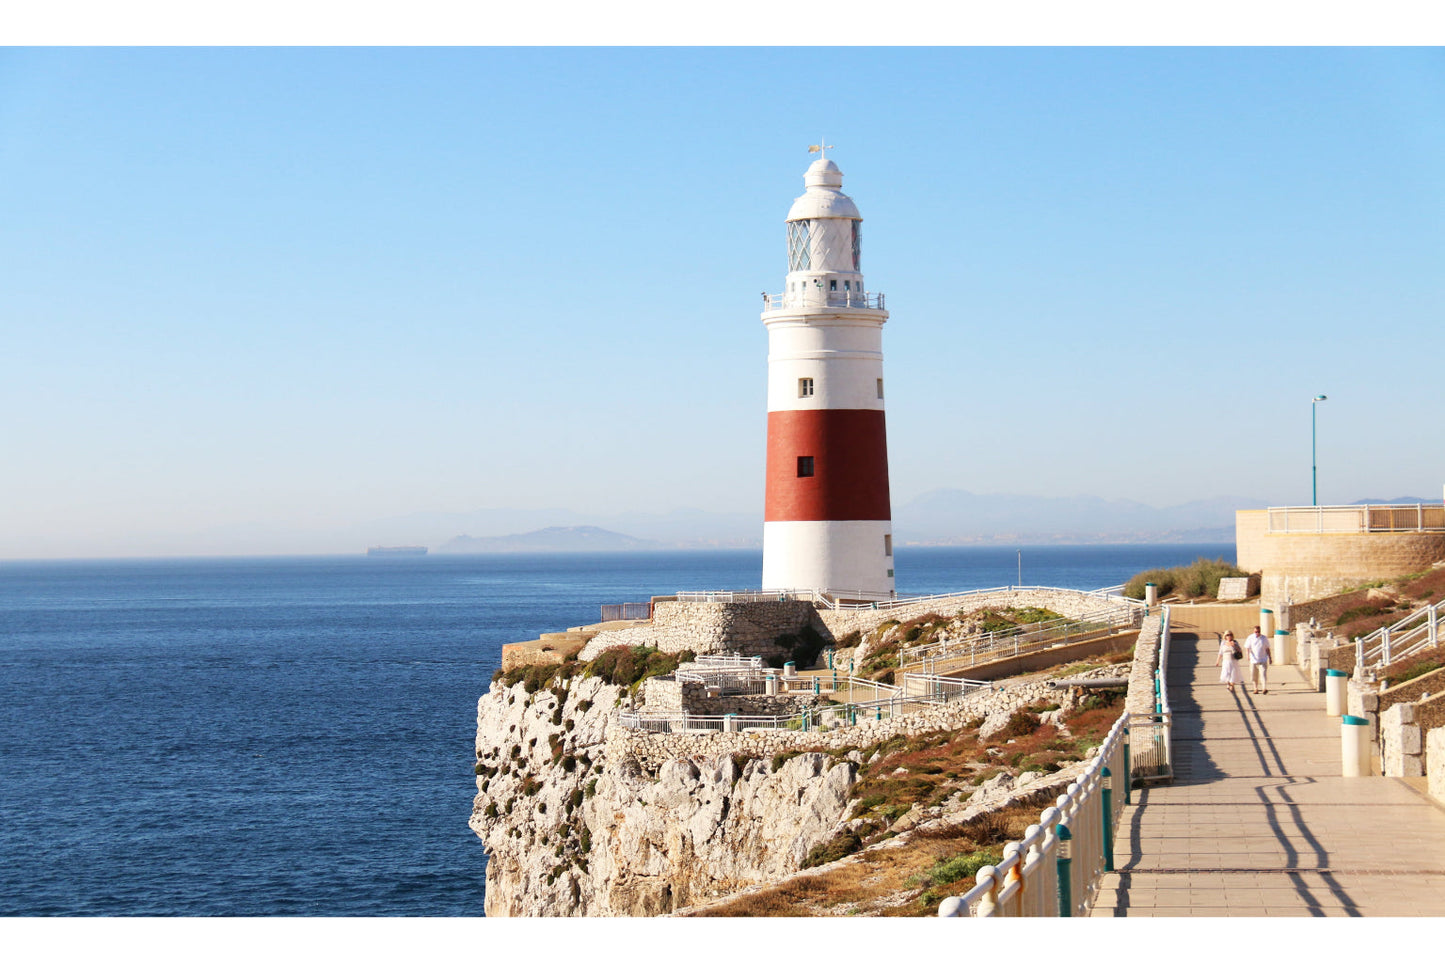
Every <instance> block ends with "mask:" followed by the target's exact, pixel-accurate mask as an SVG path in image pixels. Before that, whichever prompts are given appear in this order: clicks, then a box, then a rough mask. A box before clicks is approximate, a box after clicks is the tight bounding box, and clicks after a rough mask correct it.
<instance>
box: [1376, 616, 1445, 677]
mask: <svg viewBox="0 0 1445 963" xmlns="http://www.w3.org/2000/svg"><path fill="white" fill-rule="evenodd" d="M1442 607H1445V599H1442V600H1441V601H1439V602H1436V603H1434V604H1433V605H1425V606H1422V607H1420V608H1418V609H1415V610H1414V611H1412V612H1411V613H1410V614H1409V615H1406V616H1405V617H1404V618H1402V619H1400V620H1399V621H1397V622H1395V623H1394V624H1393V625H1382V626H1380V627H1379V628H1378V629H1375V631H1373V632H1370V633H1368V634H1367V635H1361V636H1358V637H1356V639H1355V666H1356V667H1357V668H1365V667H1366V666H1387V665H1389V664H1390V663H1392V662H1398V661H1399V660H1400V659H1403V658H1405V657H1407V656H1411V655H1414V654H1415V653H1417V652H1421V651H1423V650H1425V649H1429V648H1434V647H1435V646H1437V645H1439V644H1440V621H1441V619H1440V617H1441V614H1442Z"/></svg>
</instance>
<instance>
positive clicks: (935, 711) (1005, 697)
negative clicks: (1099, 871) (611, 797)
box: [606, 666, 1153, 773]
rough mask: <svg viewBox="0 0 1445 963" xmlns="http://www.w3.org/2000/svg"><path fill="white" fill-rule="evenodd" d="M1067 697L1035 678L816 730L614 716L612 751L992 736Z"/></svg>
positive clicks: (748, 752)
mask: <svg viewBox="0 0 1445 963" xmlns="http://www.w3.org/2000/svg"><path fill="white" fill-rule="evenodd" d="M1116 671H1117V669H1115V668H1114V667H1112V666H1110V667H1105V668H1103V669H1095V670H1092V671H1090V672H1086V673H1082V674H1080V675H1078V676H1075V677H1074V678H1076V679H1088V678H1104V677H1107V676H1111V675H1113V674H1114V673H1115V672H1116ZM1068 697H1069V696H1068V693H1067V691H1065V690H1059V689H1055V688H1053V687H1052V686H1051V685H1049V683H1047V682H1030V683H1024V684H1022V685H1016V686H1009V687H1008V688H1003V689H980V690H978V691H977V692H974V693H972V694H970V695H968V696H966V697H964V698H962V699H960V700H958V701H957V702H950V703H947V704H945V705H938V706H929V707H927V708H924V709H921V710H919V711H918V712H914V713H910V714H908V715H905V716H901V717H899V718H896V719H884V720H882V721H874V722H862V723H859V724H858V725H854V726H841V727H839V728H836V729H829V730H814V731H812V732H801V731H798V730H791V729H764V730H758V731H755V732H706V733H701V732H677V733H656V732H644V731H641V730H636V729H626V728H624V727H622V726H621V725H618V724H617V723H616V722H615V720H614V721H613V722H612V723H611V724H610V725H609V726H608V729H607V739H606V744H607V756H608V758H609V759H613V760H621V759H623V758H624V757H631V758H632V759H634V760H636V762H637V764H638V765H639V766H640V767H641V768H642V769H643V770H644V771H645V772H649V773H656V772H657V771H658V769H659V768H660V767H661V766H662V765H663V764H664V763H666V762H667V761H669V760H671V759H679V758H690V757H693V756H717V755H725V754H735V755H739V756H752V757H756V758H759V759H766V758H769V757H771V756H775V755H777V754H778V753H781V752H799V751H802V750H805V749H806V750H819V751H826V750H829V749H834V750H841V749H853V748H857V747H860V746H868V745H871V744H873V743H876V742H882V741H884V740H886V739H891V738H892V737H894V736H898V735H902V736H911V735H917V734H920V733H924V732H936V731H938V730H940V729H958V728H962V727H963V726H965V725H966V724H968V723H971V722H975V721H979V720H981V721H982V724H981V725H980V727H979V733H980V735H981V736H983V737H984V738H987V737H988V736H989V735H991V734H992V733H993V732H996V731H998V730H999V729H1002V728H1003V726H1004V725H1006V724H1007V722H1008V719H1009V717H1010V716H1012V715H1013V714H1014V712H1016V711H1017V710H1018V709H1021V708H1023V707H1024V706H1028V705H1033V704H1036V703H1059V702H1062V701H1064V700H1065V699H1067V698H1068ZM1152 709H1153V706H1152V704H1151V706H1150V710H1151V711H1152Z"/></svg>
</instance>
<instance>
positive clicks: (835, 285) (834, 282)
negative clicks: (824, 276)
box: [828, 278, 838, 291]
mask: <svg viewBox="0 0 1445 963" xmlns="http://www.w3.org/2000/svg"><path fill="white" fill-rule="evenodd" d="M828 290H829V291H836V290H838V279H837V278H834V279H833V280H831V281H829V282H828Z"/></svg>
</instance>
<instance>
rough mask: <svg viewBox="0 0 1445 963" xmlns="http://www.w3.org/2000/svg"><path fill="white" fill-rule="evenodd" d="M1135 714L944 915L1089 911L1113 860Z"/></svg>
mask: <svg viewBox="0 0 1445 963" xmlns="http://www.w3.org/2000/svg"><path fill="white" fill-rule="evenodd" d="M1129 720H1130V716H1129V714H1128V713H1124V714H1123V715H1121V716H1120V717H1119V719H1118V721H1116V722H1115V723H1114V725H1113V728H1111V729H1110V730H1109V735H1108V736H1107V737H1106V738H1105V740H1104V744H1103V745H1102V746H1100V747H1099V753H1098V755H1096V756H1095V757H1094V761H1093V762H1092V763H1090V764H1089V766H1088V767H1087V768H1086V769H1085V770H1084V772H1083V773H1082V774H1081V775H1080V776H1079V777H1078V778H1077V779H1075V780H1074V781H1073V782H1072V783H1071V784H1070V785H1069V788H1068V790H1067V791H1065V792H1064V794H1063V795H1061V796H1059V798H1058V800H1057V801H1056V802H1055V804H1054V805H1053V806H1050V807H1049V808H1048V809H1045V810H1044V812H1043V814H1042V815H1041V816H1040V817H1039V821H1038V823H1036V824H1035V825H1033V826H1030V827H1029V829H1028V831H1027V832H1026V833H1024V837H1023V839H1022V840H1021V841H1018V842H1011V843H1009V844H1008V845H1007V846H1005V847H1004V854H1003V858H1002V859H1001V860H999V862H998V863H996V864H995V865H992V866H985V867H983V868H982V869H980V870H979V871H978V874H977V875H976V876H975V877H974V879H975V880H976V883H975V885H974V887H973V888H972V889H970V890H969V891H968V892H966V893H964V894H963V895H962V896H950V897H949V898H948V899H945V900H944V901H943V902H942V903H940V904H939V906H938V915H939V916H953V917H960V916H977V917H980V918H983V917H1021V916H1028V917H1039V916H1083V915H1085V914H1087V913H1088V911H1089V909H1090V908H1091V907H1092V906H1093V905H1094V900H1095V899H1096V898H1097V897H1098V894H1099V887H1100V880H1101V879H1102V877H1103V875H1104V873H1106V872H1109V871H1111V870H1112V869H1113V868H1114V864H1113V859H1114V854H1113V834H1114V829H1115V827H1117V825H1118V823H1119V814H1120V812H1122V810H1123V808H1124V802H1125V798H1126V796H1127V792H1126V791H1125V790H1126V789H1127V776H1126V774H1125V768H1126V763H1125V753H1126V752H1127V751H1128V739H1127V733H1128V726H1129Z"/></svg>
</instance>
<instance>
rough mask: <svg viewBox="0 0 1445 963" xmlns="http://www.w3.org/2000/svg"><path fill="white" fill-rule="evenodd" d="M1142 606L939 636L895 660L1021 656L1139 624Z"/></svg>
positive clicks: (1115, 607) (910, 662)
mask: <svg viewBox="0 0 1445 963" xmlns="http://www.w3.org/2000/svg"><path fill="white" fill-rule="evenodd" d="M1142 617H1143V609H1141V608H1139V607H1137V606H1126V605H1111V606H1109V607H1108V608H1103V609H1098V610H1096V611H1094V612H1086V613H1084V614H1083V615H1079V616H1077V617H1072V618H1061V619H1050V620H1049V621H1047V622H1027V623H1024V624H1022V625H1016V626H1013V627H1012V628H1008V629H1001V630H999V631H997V632H979V633H976V634H974V635H968V636H961V637H959V638H956V639H950V638H942V639H939V640H938V641H936V642H929V643H926V644H924V645H915V646H909V647H908V648H905V649H900V650H899V653H898V661H899V662H900V663H901V664H904V665H913V664H917V663H920V662H921V663H924V664H926V665H931V664H933V663H937V662H939V661H945V660H953V659H958V658H964V657H971V658H972V661H971V662H970V663H969V664H970V665H974V664H977V663H978V661H979V658H980V656H982V657H983V659H984V660H985V661H988V660H991V659H994V658H997V657H998V655H999V653H1000V652H1004V653H1007V654H1011V655H1022V654H1023V653H1025V652H1031V651H1034V650H1036V649H1040V648H1045V647H1048V646H1054V645H1065V644H1068V643H1070V642H1082V641H1085V640H1087V639H1090V638H1098V637H1100V636H1102V635H1111V634H1114V633H1117V632H1120V631H1123V630H1125V629H1127V628H1132V627H1134V626H1136V625H1138V624H1139V622H1140V621H1141V619H1142Z"/></svg>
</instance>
